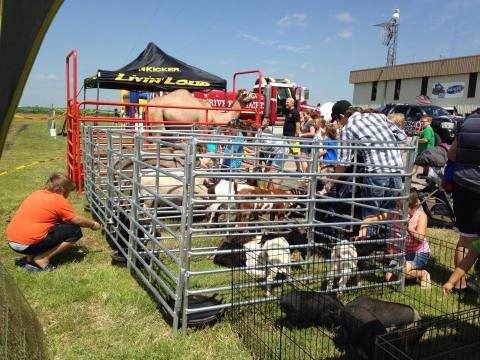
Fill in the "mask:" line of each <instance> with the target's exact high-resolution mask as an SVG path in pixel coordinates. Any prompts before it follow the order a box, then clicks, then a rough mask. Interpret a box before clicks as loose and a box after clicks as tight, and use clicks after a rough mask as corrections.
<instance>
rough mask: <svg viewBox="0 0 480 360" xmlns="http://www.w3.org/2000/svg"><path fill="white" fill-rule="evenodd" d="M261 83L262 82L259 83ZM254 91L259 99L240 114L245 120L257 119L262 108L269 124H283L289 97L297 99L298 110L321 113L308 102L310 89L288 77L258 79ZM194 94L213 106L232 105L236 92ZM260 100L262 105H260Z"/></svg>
mask: <svg viewBox="0 0 480 360" xmlns="http://www.w3.org/2000/svg"><path fill="white" fill-rule="evenodd" d="M259 83H260V84H259ZM259 86H260V87H261V95H260V99H258V97H259V96H258V87H259ZM252 91H253V92H254V93H255V94H257V100H256V101H252V102H251V103H249V104H248V105H247V108H249V109H252V111H243V112H242V113H241V115H240V118H241V119H244V120H251V121H253V120H255V114H256V112H255V111H257V109H258V108H259V109H260V116H261V118H267V119H269V124H270V125H274V124H277V125H278V124H280V125H281V124H283V122H284V121H285V112H286V100H287V99H288V98H289V97H292V98H293V99H295V107H296V108H297V109H298V111H301V110H305V109H308V110H311V111H316V112H318V113H319V114H320V111H319V109H318V108H317V107H314V106H310V105H308V104H307V100H308V97H309V90H308V89H307V88H305V87H301V86H298V85H297V84H295V83H292V82H291V81H290V80H288V79H275V78H264V77H261V81H260V78H259V79H257V81H256V82H255V85H254V86H253V89H252ZM193 95H194V96H195V97H197V98H200V99H203V100H207V101H208V102H209V104H210V105H211V106H213V107H231V106H232V104H233V102H234V101H235V94H234V93H233V92H231V91H229V92H223V91H221V90H211V91H208V92H202V91H196V92H194V93H193ZM258 102H260V107H258Z"/></svg>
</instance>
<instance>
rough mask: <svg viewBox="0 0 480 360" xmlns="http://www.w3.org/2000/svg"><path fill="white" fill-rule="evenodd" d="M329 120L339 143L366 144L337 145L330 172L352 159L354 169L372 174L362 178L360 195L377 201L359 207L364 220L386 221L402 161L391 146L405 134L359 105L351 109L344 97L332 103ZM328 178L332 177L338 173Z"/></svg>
mask: <svg viewBox="0 0 480 360" xmlns="http://www.w3.org/2000/svg"><path fill="white" fill-rule="evenodd" d="M332 121H337V122H338V123H339V124H340V125H341V126H342V130H341V135H340V142H339V145H343V146H345V145H346V146H354V145H357V146H366V145H368V147H367V148H363V149H359V150H353V149H351V148H340V149H339V150H338V165H337V166H336V167H335V171H334V172H335V173H345V171H346V170H347V168H348V167H350V166H351V165H353V163H354V161H356V162H357V165H359V166H357V171H358V169H359V168H360V167H361V168H363V170H364V172H365V173H371V174H372V175H374V176H363V177H362V178H363V181H362V182H363V185H360V186H361V197H362V198H377V199H378V198H380V200H371V201H364V202H363V204H364V205H366V206H364V207H362V218H363V220H364V221H365V222H369V221H380V220H386V219H387V218H388V215H389V212H388V211H389V210H394V209H395V208H396V200H395V199H392V197H397V196H401V195H402V191H401V189H402V186H403V185H402V181H401V172H400V171H401V169H402V167H403V162H402V157H401V154H400V150H398V149H395V147H398V145H397V144H395V143H396V142H399V141H403V140H405V139H406V138H407V135H406V134H405V133H404V132H403V130H401V129H399V128H398V127H397V126H396V125H395V124H394V123H393V122H391V121H390V120H388V119H387V117H386V116H385V115H383V114H380V113H373V112H363V111H362V109H360V108H353V107H352V104H350V102H348V101H347V100H340V101H337V102H336V103H335V104H334V105H333V107H332ZM355 152H357V154H356V156H355ZM330 179H332V180H336V179H338V176H333V177H330ZM357 181H358V179H357ZM334 185H335V183H334V182H332V181H330V182H328V183H327V184H325V190H327V191H330V190H331V189H332V188H333V186H334ZM387 189H388V190H387ZM382 198H383V199H382ZM385 210H387V211H385ZM367 229H368V227H367V226H366V225H362V226H361V228H360V233H359V236H358V238H359V239H362V238H365V237H366V235H367Z"/></svg>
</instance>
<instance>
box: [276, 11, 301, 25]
mask: <svg viewBox="0 0 480 360" xmlns="http://www.w3.org/2000/svg"><path fill="white" fill-rule="evenodd" d="M306 18H307V14H293V15H287V16H284V17H283V18H281V19H280V20H278V21H277V23H276V25H277V26H280V27H294V26H297V27H306V26H307V23H306V21H305V20H306Z"/></svg>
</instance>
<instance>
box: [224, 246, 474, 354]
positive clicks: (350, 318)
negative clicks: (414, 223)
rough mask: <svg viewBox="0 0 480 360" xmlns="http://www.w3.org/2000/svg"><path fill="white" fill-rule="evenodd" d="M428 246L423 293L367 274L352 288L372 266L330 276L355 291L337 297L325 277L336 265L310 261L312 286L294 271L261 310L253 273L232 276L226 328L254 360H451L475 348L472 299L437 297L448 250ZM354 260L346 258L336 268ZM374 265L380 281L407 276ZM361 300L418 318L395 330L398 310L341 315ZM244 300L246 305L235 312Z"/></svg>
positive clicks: (449, 265) (409, 282)
mask: <svg viewBox="0 0 480 360" xmlns="http://www.w3.org/2000/svg"><path fill="white" fill-rule="evenodd" d="M428 241H429V245H430V259H429V261H428V263H427V264H426V265H425V267H424V268H423V269H424V270H425V271H428V272H429V274H430V277H429V278H428V279H426V281H425V284H423V285H424V286H423V287H422V286H421V284H420V283H419V282H417V281H415V279H406V280H405V281H406V283H405V288H403V289H402V287H401V284H400V283H398V282H393V281H392V282H388V283H387V282H382V281H380V280H379V278H378V277H376V276H375V274H373V273H370V275H369V276H368V277H365V276H362V278H361V284H358V286H357V282H358V281H359V280H358V275H359V274H361V275H364V270H365V269H366V268H369V267H370V266H371V264H355V266H354V267H353V268H351V269H350V271H349V272H346V273H345V272H343V273H341V272H340V271H339V272H338V273H336V274H335V273H333V275H337V276H347V278H348V283H349V284H350V285H352V284H354V283H355V284H356V285H355V286H353V285H352V286H348V287H347V288H344V289H341V291H339V289H333V290H332V289H329V288H328V282H329V278H328V276H325V275H327V274H332V272H331V270H332V265H334V264H335V262H337V264H338V260H337V261H335V260H333V256H332V258H329V259H317V261H316V262H315V263H314V264H312V265H311V268H310V269H312V268H313V267H316V268H320V269H323V270H324V271H319V272H316V273H317V274H322V273H323V274H324V276H322V275H319V277H318V279H317V280H318V281H312V280H311V279H310V280H303V279H302V276H301V275H305V273H307V272H308V273H309V274H311V273H312V270H308V269H307V268H302V269H295V270H294V271H292V273H290V274H288V275H287V276H285V277H284V278H283V279H282V280H280V281H279V283H278V285H277V286H276V287H274V288H273V289H272V297H274V298H275V299H276V300H274V301H268V302H265V301H261V299H263V298H264V296H265V289H262V288H259V287H257V286H252V285H251V284H252V279H253V278H254V277H253V275H252V273H251V272H249V271H245V270H244V269H235V270H233V271H232V277H233V279H232V284H233V286H232V297H233V299H232V300H233V304H234V305H233V306H232V311H231V314H230V320H231V322H232V323H233V328H234V329H235V330H236V331H237V332H238V334H239V335H240V337H241V338H242V340H243V341H244V343H245V345H246V346H247V347H248V348H249V349H250V350H251V352H252V354H253V355H254V357H255V358H256V359H336V358H342V359H343V358H347V359H374V358H375V359H377V358H378V359H382V360H383V359H385V360H386V359H430V358H432V359H444V357H442V356H446V355H448V356H451V358H452V359H453V358H458V356H460V355H461V354H466V353H467V352H469V351H472V349H476V348H478V346H479V341H480V340H479V339H478V333H479V331H480V328H479V327H478V303H477V299H476V296H475V294H472V293H464V294H462V295H455V294H452V295H450V296H449V297H444V296H443V295H442V292H441V285H442V284H443V283H444V282H445V281H446V280H447V279H448V276H449V274H450V273H451V271H452V270H453V257H454V256H455V244H454V242H449V241H447V240H444V239H436V238H431V237H430V238H428ZM353 259H354V257H353V256H352V257H349V258H344V259H343V260H344V261H345V262H347V261H349V262H351V261H352V260H353ZM375 261H377V262H379V263H378V264H377V266H380V267H383V270H380V274H382V273H383V275H384V274H386V273H389V272H393V273H396V274H397V276H398V274H399V273H403V275H404V277H406V276H407V275H408V273H407V271H406V270H405V268H398V267H396V266H393V267H392V266H391V265H390V264H389V263H390V259H389V258H388V257H385V256H378V255H377V257H376V258H375ZM264 266H265V267H267V266H271V264H269V265H264ZM274 268H275V267H274ZM345 268H346V267H345ZM345 268H344V269H345ZM379 276H381V275H379ZM362 297H368V298H371V299H378V300H382V301H386V302H390V303H392V302H393V303H395V304H399V305H400V304H402V305H407V306H408V307H410V308H411V309H415V311H416V312H417V313H418V315H419V318H418V319H415V318H414V317H412V319H411V320H410V321H409V322H408V323H402V321H401V318H399V315H398V314H399V313H400V311H399V310H402V308H401V306H402V305H400V309H399V308H398V307H397V308H395V310H396V311H390V312H389V311H386V308H382V306H384V305H382V304H379V305H378V307H377V308H375V309H374V310H373V311H372V313H369V315H368V316H367V317H365V314H364V313H362V311H359V310H357V311H356V312H348V313H344V311H345V308H346V306H348V305H347V304H349V303H350V302H352V301H355V300H358V299H360V298H362ZM244 299H249V300H251V302H252V304H251V305H250V306H242V305H239V304H242V301H243V300H244ZM252 299H253V300H252ZM277 299H278V300H277ZM387 306H388V305H387ZM403 309H404V308H403ZM357 314H358V315H357ZM356 315H357V316H358V317H356ZM377 315H378V319H382V321H384V323H382V325H383V324H384V328H381V327H380V328H379V327H378V326H377V327H375V326H373V324H374V323H375V321H373V320H374V319H376V318H374V316H377ZM382 316H383V318H382ZM365 318H367V319H368V321H365ZM402 324H403V325H402ZM457 331H458V333H457ZM467 333H469V334H468V335H467ZM378 335H381V336H378ZM464 335H465V337H464ZM377 336H378V337H377ZM455 356H457V357H455ZM445 358H449V357H445Z"/></svg>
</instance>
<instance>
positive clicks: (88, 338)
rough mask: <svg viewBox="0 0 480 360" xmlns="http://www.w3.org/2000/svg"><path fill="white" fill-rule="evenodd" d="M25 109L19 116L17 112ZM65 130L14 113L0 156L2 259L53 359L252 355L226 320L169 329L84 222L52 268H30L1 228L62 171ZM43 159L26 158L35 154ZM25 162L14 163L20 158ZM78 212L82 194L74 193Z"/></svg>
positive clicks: (82, 199)
mask: <svg viewBox="0 0 480 360" xmlns="http://www.w3.org/2000/svg"><path fill="white" fill-rule="evenodd" d="M25 118H26V117H25V116H24V117H23V119H25ZM65 149H66V142H65V138H63V137H57V138H56V139H54V138H51V137H50V136H49V134H48V130H47V124H46V117H45V119H44V120H42V119H39V118H38V116H36V117H35V120H18V119H17V120H16V121H14V122H13V123H12V126H11V129H10V132H9V136H8V139H7V146H6V148H5V151H4V153H3V157H2V159H1V160H0V174H2V173H4V172H6V174H4V175H1V176H0V198H1V199H2V201H1V202H0V231H1V234H2V235H1V236H2V241H1V242H0V261H1V262H2V263H3V264H4V265H5V267H6V268H7V270H8V272H9V273H10V274H11V276H12V277H13V278H14V280H15V281H16V282H17V284H18V286H19V287H20V289H21V290H22V291H23V293H24V295H25V297H26V299H27V300H28V302H29V303H30V305H31V306H32V307H33V309H34V311H35V312H36V314H37V315H38V317H39V318H40V321H41V322H42V324H43V328H44V331H45V334H46V338H47V345H48V350H49V353H50V355H51V357H52V358H54V359H79V358H80V359H231V358H235V359H250V358H251V356H250V354H249V351H248V350H247V349H246V348H245V347H244V346H243V344H242V342H241V340H240V339H239V338H238V337H237V336H236V335H235V334H234V332H233V331H232V329H231V326H230V323H228V322H227V321H223V322H221V323H219V324H217V325H215V326H213V327H210V328H206V329H203V330H199V331H193V330H191V331H189V336H187V337H186V338H181V337H179V336H173V335H172V334H171V331H170V327H169V325H168V324H167V323H166V322H165V320H164V319H163V317H162V315H161V313H160V312H159V311H158V309H157V304H156V302H155V301H154V300H153V299H152V297H151V296H150V295H149V293H148V292H147V291H146V290H145V289H144V288H143V287H142V286H141V285H140V284H139V283H138V282H137V281H136V280H135V279H134V278H133V277H132V276H131V275H130V274H129V272H128V271H127V270H126V269H125V268H116V267H112V266H111V265H110V256H109V255H110V251H109V248H108V245H107V244H106V242H105V240H104V239H103V237H102V236H101V234H100V233H99V232H93V231H90V230H84V237H83V238H82V239H81V240H80V242H79V246H78V248H76V249H74V250H73V251H71V252H70V253H68V254H66V256H65V257H64V260H62V262H61V263H60V264H59V266H58V268H57V269H56V270H55V271H53V272H51V273H45V274H31V273H28V272H26V271H25V270H24V269H22V268H18V267H16V266H15V265H14V260H15V259H18V258H20V256H19V255H18V254H15V253H14V252H13V251H11V250H10V249H9V248H8V246H7V244H6V241H5V235H4V233H5V228H6V226H7V222H8V220H9V219H10V218H11V216H12V215H13V213H14V211H15V209H16V208H17V206H18V205H19V204H20V202H21V201H22V200H23V199H24V198H25V197H26V196H28V194H29V193H30V192H32V191H33V190H36V189H38V188H41V187H42V186H43V184H44V183H45V181H46V179H47V177H48V175H49V174H50V173H51V172H53V171H65V169H66V160H65V159H66V158H65ZM57 157H60V159H57V160H52V161H48V162H42V163H38V164H32V162H33V161H43V160H48V159H55V158H57ZM25 164H27V165H29V164H30V166H27V167H25V168H20V169H16V168H17V167H18V166H20V165H25ZM69 200H70V201H71V203H72V204H73V206H74V208H75V209H76V210H77V211H78V212H79V214H81V215H83V216H87V217H88V216H89V214H87V213H85V212H84V211H83V206H84V205H85V203H86V201H85V199H84V197H83V196H82V195H77V194H72V195H71V197H70V199H69Z"/></svg>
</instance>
